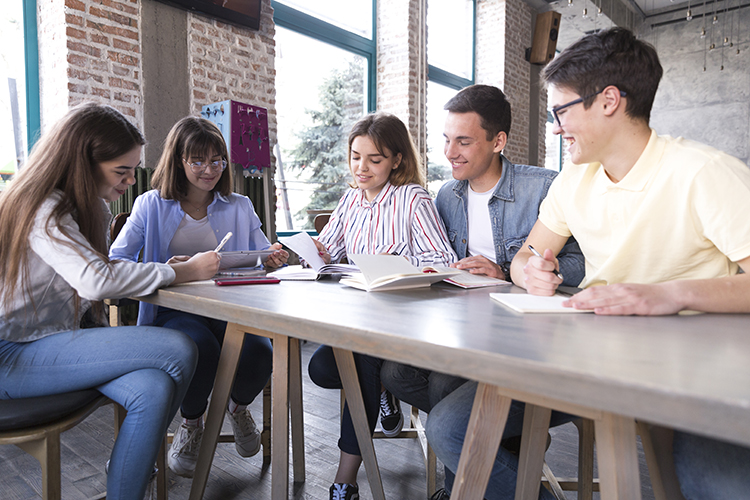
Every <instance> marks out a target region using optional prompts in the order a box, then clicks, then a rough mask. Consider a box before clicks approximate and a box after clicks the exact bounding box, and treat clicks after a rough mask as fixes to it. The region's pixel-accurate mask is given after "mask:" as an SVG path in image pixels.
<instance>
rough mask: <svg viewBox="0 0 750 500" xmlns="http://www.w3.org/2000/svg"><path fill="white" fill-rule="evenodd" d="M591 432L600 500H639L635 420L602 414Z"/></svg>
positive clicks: (639, 479) (639, 485)
mask: <svg viewBox="0 0 750 500" xmlns="http://www.w3.org/2000/svg"><path fill="white" fill-rule="evenodd" d="M594 432H595V434H596V452H597V459H598V461H599V488H600V490H601V497H602V500H641V478H640V474H639V472H638V451H637V448H636V438H635V420H634V419H632V418H629V417H622V416H619V415H614V414H612V413H603V414H602V416H601V418H600V419H597V420H595V421H594Z"/></svg>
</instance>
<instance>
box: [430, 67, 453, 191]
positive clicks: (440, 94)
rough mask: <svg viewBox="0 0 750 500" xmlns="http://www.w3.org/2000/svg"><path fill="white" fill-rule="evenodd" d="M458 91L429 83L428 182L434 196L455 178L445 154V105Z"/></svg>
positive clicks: (446, 113)
mask: <svg viewBox="0 0 750 500" xmlns="http://www.w3.org/2000/svg"><path fill="white" fill-rule="evenodd" d="M456 92H458V91H457V90H454V89H451V88H448V87H445V86H444V85H440V84H438V83H435V82H429V81H428V82H427V181H428V188H429V190H430V193H432V195H433V196H434V195H436V194H437V192H438V191H440V187H441V186H442V185H443V184H445V182H446V181H449V180H451V179H452V178H453V174H452V173H451V164H450V162H449V161H448V159H447V158H446V157H445V154H444V153H443V149H444V148H443V146H444V144H445V137H444V136H443V129H444V127H445V117H446V116H447V115H448V112H447V111H445V110H444V109H443V106H445V103H446V102H448V101H449V100H450V99H451V97H453V96H454V95H456Z"/></svg>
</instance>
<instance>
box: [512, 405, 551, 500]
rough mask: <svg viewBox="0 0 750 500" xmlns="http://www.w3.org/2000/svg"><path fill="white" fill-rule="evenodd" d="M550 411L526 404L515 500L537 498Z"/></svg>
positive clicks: (534, 499) (533, 499) (532, 499)
mask: <svg viewBox="0 0 750 500" xmlns="http://www.w3.org/2000/svg"><path fill="white" fill-rule="evenodd" d="M551 416H552V410H550V409H549V408H544V407H542V406H536V405H532V404H528V403H526V408H525V410H524V413H523V431H522V434H521V451H520V453H519V455H518V478H517V480H516V500H536V499H537V498H539V488H540V486H541V481H540V479H541V476H542V467H543V465H544V452H545V451H546V447H547V431H548V430H549V421H550V417H551Z"/></svg>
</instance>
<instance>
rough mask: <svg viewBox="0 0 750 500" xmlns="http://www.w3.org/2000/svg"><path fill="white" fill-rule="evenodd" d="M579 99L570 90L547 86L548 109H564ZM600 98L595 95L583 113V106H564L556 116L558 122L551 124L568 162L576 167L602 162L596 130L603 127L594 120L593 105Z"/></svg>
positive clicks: (595, 115)
mask: <svg viewBox="0 0 750 500" xmlns="http://www.w3.org/2000/svg"><path fill="white" fill-rule="evenodd" d="M580 97H581V96H579V95H578V94H576V93H575V92H574V91H572V90H567V89H565V88H563V87H558V86H556V85H550V87H549V101H550V104H551V106H552V107H553V108H554V107H558V106H564V105H565V104H568V103H570V102H572V101H575V100H576V99H579V98H580ZM601 98H602V96H601V95H600V94H598V95H596V97H595V100H594V104H593V105H592V106H591V107H589V108H588V109H586V107H585V106H584V105H583V102H580V103H577V104H573V105H571V106H567V107H565V108H564V109H561V110H560V111H559V112H558V113H557V116H558V119H559V120H560V123H557V120H555V121H554V123H553V127H552V132H553V133H554V134H558V135H560V136H561V137H562V139H563V142H564V144H565V147H567V149H568V153H569V154H570V159H571V161H572V162H573V163H575V164H579V165H580V164H584V163H592V162H596V161H602V158H601V155H600V154H599V151H598V147H597V144H598V142H599V141H598V134H597V130H600V131H601V130H603V128H602V124H601V123H599V120H597V116H598V115H597V114H596V109H597V106H596V103H597V101H599V100H600V99H601Z"/></svg>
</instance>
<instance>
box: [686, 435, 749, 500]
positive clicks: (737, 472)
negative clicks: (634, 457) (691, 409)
mask: <svg viewBox="0 0 750 500" xmlns="http://www.w3.org/2000/svg"><path fill="white" fill-rule="evenodd" d="M674 465H675V470H676V472H677V479H679V481H680V489H681V490H682V494H683V496H684V497H685V498H686V500H728V499H737V498H746V497H745V495H747V494H748V491H750V475H748V470H750V448H746V447H744V446H738V445H735V444H730V443H726V442H724V441H718V440H716V439H710V438H706V437H702V436H696V435H695V434H688V433H686V432H678V431H675V433H674Z"/></svg>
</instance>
